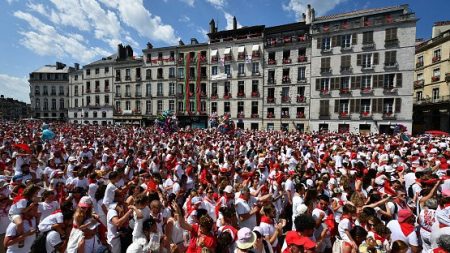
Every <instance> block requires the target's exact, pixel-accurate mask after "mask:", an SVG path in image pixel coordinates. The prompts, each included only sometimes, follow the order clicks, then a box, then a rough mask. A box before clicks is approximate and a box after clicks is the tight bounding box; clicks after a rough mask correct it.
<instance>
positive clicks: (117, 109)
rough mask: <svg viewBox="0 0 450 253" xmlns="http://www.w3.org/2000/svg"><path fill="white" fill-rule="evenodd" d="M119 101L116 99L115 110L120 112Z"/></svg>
mask: <svg viewBox="0 0 450 253" xmlns="http://www.w3.org/2000/svg"><path fill="white" fill-rule="evenodd" d="M120 110H121V108H120V101H116V111H118V112H120Z"/></svg>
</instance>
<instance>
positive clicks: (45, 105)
mask: <svg viewBox="0 0 450 253" xmlns="http://www.w3.org/2000/svg"><path fill="white" fill-rule="evenodd" d="M44 110H48V99H46V98H44Z"/></svg>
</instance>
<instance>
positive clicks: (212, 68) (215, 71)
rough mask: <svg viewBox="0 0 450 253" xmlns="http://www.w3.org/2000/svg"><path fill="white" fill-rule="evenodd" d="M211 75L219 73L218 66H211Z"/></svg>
mask: <svg viewBox="0 0 450 253" xmlns="http://www.w3.org/2000/svg"><path fill="white" fill-rule="evenodd" d="M211 75H213V76H215V75H217V66H212V67H211Z"/></svg>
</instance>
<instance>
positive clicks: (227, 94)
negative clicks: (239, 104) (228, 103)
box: [223, 93, 232, 99]
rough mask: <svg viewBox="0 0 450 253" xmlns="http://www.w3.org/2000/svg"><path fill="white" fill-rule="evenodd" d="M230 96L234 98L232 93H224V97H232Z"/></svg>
mask: <svg viewBox="0 0 450 253" xmlns="http://www.w3.org/2000/svg"><path fill="white" fill-rule="evenodd" d="M230 98H232V96H231V93H225V94H223V99H230Z"/></svg>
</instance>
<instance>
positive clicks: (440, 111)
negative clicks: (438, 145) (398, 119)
mask: <svg viewBox="0 0 450 253" xmlns="http://www.w3.org/2000/svg"><path fill="white" fill-rule="evenodd" d="M415 64H416V65H415V66H416V72H415V77H414V132H415V133H422V132H423V131H426V130H442V131H446V132H450V114H449V112H450V88H449V83H450V21H447V22H436V23H435V24H434V27H433V37H432V38H431V39H430V40H427V41H425V42H423V43H421V44H419V45H418V46H417V47H416V59H415Z"/></svg>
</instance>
